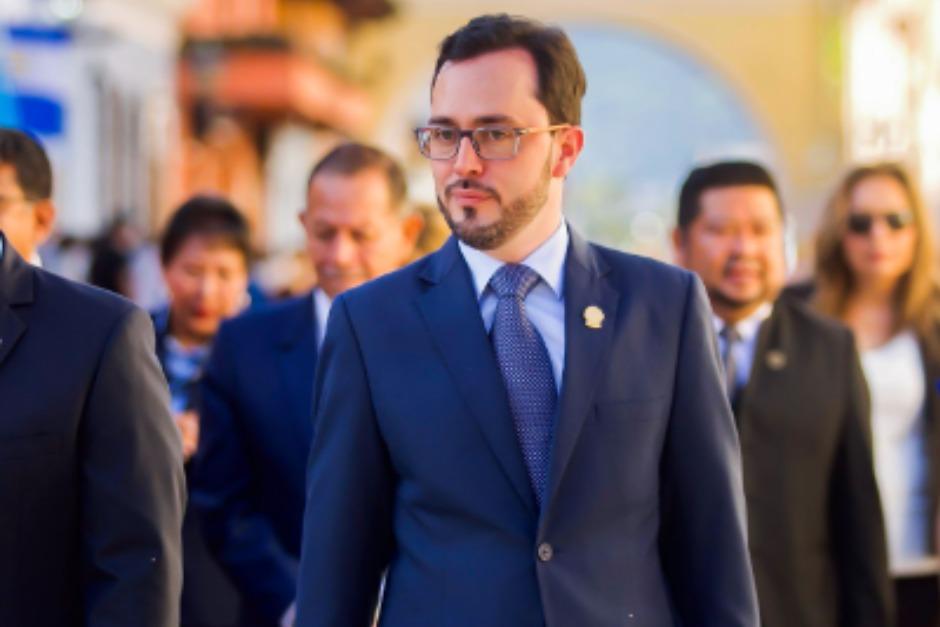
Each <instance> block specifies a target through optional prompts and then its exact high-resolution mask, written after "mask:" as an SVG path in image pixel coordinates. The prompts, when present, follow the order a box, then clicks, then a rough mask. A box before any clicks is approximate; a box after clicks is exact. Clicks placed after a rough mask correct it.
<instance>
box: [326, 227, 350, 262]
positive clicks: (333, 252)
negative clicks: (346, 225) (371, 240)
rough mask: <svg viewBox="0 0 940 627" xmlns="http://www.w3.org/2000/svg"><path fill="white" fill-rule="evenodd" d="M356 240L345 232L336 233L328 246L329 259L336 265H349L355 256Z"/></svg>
mask: <svg viewBox="0 0 940 627" xmlns="http://www.w3.org/2000/svg"><path fill="white" fill-rule="evenodd" d="M356 250H357V246H356V242H354V241H353V238H352V237H350V236H349V235H347V234H345V233H337V234H336V236H335V237H334V238H333V241H332V243H331V245H330V247H329V252H330V261H331V262H332V263H334V264H335V265H338V266H344V265H349V264H350V263H352V262H353V260H354V259H355V258H356Z"/></svg>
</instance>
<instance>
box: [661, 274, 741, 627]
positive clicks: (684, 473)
mask: <svg viewBox="0 0 940 627" xmlns="http://www.w3.org/2000/svg"><path fill="white" fill-rule="evenodd" d="M684 308H685V311H684V315H683V322H682V329H681V337H680V340H679V351H678V355H677V370H676V378H675V386H674V392H673V405H672V411H671V415H670V418H669V427H668V432H667V435H666V441H665V446H664V451H663V458H662V462H661V463H662V466H661V473H662V474H661V478H662V490H663V493H662V500H663V503H662V533H661V537H660V543H661V550H662V553H663V563H664V568H665V570H666V577H667V579H668V581H669V585H670V588H671V589H672V592H673V600H674V602H675V604H676V606H677V610H678V612H679V614H680V616H681V617H682V624H684V625H696V626H698V627H719V626H720V627H757V625H758V624H759V619H758V611H757V599H756V592H755V589H754V582H753V576H752V574H751V572H752V571H751V564H750V558H749V555H748V550H747V537H746V526H745V518H744V516H745V514H744V512H745V509H744V489H743V483H742V478H741V461H740V451H739V447H738V439H737V433H736V430H735V427H734V420H733V418H732V415H731V408H730V406H729V404H728V401H727V398H726V396H725V392H724V387H723V385H722V383H721V375H720V370H719V368H720V365H719V364H720V362H719V359H718V354H717V350H718V349H717V342H716V340H715V337H714V329H713V328H712V320H711V312H710V310H709V308H708V304H707V300H706V296H705V292H704V288H703V287H702V285H701V282H700V281H699V279H698V278H697V277H694V276H692V275H689V281H688V288H687V292H686V300H685V303H684Z"/></svg>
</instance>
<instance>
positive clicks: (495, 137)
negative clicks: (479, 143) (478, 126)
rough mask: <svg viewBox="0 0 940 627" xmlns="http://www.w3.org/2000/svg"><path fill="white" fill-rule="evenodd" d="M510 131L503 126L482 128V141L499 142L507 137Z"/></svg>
mask: <svg viewBox="0 0 940 627" xmlns="http://www.w3.org/2000/svg"><path fill="white" fill-rule="evenodd" d="M509 135H510V132H509V130H508V129H505V128H487V129H483V139H484V141H490V142H500V141H504V140H506V139H508V138H509Z"/></svg>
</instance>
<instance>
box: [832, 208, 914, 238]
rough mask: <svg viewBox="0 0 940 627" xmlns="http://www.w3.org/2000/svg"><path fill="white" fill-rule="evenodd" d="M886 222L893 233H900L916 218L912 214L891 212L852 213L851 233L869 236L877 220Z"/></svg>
mask: <svg viewBox="0 0 940 627" xmlns="http://www.w3.org/2000/svg"><path fill="white" fill-rule="evenodd" d="M876 219H878V220H884V221H885V224H887V225H888V228H890V229H891V230H892V231H900V230H901V229H903V228H906V227H908V226H910V224H911V223H912V222H913V221H914V216H913V215H911V213H910V212H908V211H905V212H901V211H890V212H888V213H850V214H849V220H848V227H849V231H851V232H852V233H855V234H857V235H867V234H868V233H870V232H871V229H872V227H873V226H874V225H875V220H876Z"/></svg>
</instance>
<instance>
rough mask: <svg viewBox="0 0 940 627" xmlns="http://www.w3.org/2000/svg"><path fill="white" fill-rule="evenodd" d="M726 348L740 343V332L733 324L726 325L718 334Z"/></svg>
mask: <svg viewBox="0 0 940 627" xmlns="http://www.w3.org/2000/svg"><path fill="white" fill-rule="evenodd" d="M718 335H719V336H721V339H723V340H724V341H725V343H726V344H727V345H728V346H731V345H732V344H736V343H737V342H740V341H741V332H740V331H738V328H737V327H736V326H734V325H733V324H726V325H725V326H724V327H722V329H721V332H720V333H719V334H718Z"/></svg>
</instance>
